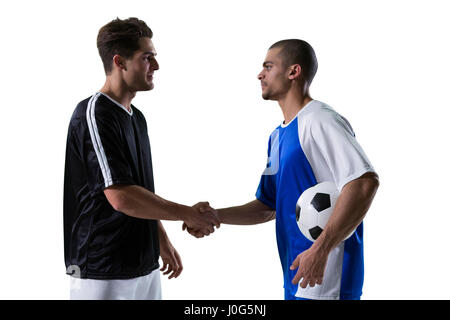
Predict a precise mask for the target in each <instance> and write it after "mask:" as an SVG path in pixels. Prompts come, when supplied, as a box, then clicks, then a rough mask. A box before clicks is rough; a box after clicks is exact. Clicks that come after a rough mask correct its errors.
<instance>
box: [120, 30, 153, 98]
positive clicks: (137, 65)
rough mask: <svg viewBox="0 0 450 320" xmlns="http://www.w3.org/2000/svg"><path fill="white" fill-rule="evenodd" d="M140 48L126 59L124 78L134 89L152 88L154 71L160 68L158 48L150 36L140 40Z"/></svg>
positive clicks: (145, 89) (144, 89)
mask: <svg viewBox="0 0 450 320" xmlns="http://www.w3.org/2000/svg"><path fill="white" fill-rule="evenodd" d="M139 45H140V49H139V50H137V51H136V52H135V53H134V55H133V57H131V59H128V60H125V64H126V71H124V80H125V82H126V83H127V85H128V87H129V88H130V89H131V90H132V91H148V90H152V89H153V87H154V84H153V73H154V71H155V70H158V69H159V65H158V62H157V61H156V58H155V56H156V50H155V48H154V46H153V43H152V40H151V39H150V38H141V39H140V40H139Z"/></svg>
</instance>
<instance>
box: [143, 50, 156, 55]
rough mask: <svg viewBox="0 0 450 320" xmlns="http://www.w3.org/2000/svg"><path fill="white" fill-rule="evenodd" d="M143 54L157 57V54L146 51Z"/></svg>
mask: <svg viewBox="0 0 450 320" xmlns="http://www.w3.org/2000/svg"><path fill="white" fill-rule="evenodd" d="M143 54H149V55H151V56H156V52H151V51H146V52H144V53H143Z"/></svg>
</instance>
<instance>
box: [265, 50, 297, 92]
mask: <svg viewBox="0 0 450 320" xmlns="http://www.w3.org/2000/svg"><path fill="white" fill-rule="evenodd" d="M280 51H281V48H273V49H270V50H269V51H268V52H267V55H266V58H265V60H264V63H263V70H262V71H261V72H260V73H259V75H258V80H260V81H261V89H262V97H263V99H265V100H279V99H280V98H281V97H282V96H283V95H284V94H285V93H286V92H287V91H288V89H289V79H288V74H287V68H285V67H283V64H282V60H281V57H280Z"/></svg>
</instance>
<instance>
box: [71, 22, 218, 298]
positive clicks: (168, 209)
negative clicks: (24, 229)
mask: <svg viewBox="0 0 450 320" xmlns="http://www.w3.org/2000/svg"><path fill="white" fill-rule="evenodd" d="M152 35H153V34H152V31H151V29H150V28H149V27H148V26H147V25H146V24H145V22H143V21H141V20H139V19H137V18H129V19H126V20H120V19H116V20H113V21H111V22H110V23H108V24H106V25H105V26H103V27H102V28H101V29H100V31H99V34H98V37H97V47H98V50H99V54H100V57H101V59H102V62H103V66H104V69H105V73H106V81H105V84H104V86H103V87H102V88H101V90H100V91H99V92H97V93H95V94H94V95H92V96H91V97H89V98H87V99H85V100H83V101H81V102H80V103H79V104H78V105H77V107H76V109H75V111H74V113H73V115H72V118H71V120H70V124H69V130H68V136H67V148H66V163H65V177H64V251H65V252H64V253H65V264H66V268H67V269H66V270H67V273H68V274H71V275H72V277H71V299H161V287H160V286H161V285H160V270H162V271H163V272H164V274H168V275H169V279H170V278H173V277H175V278H176V277H178V275H179V274H180V273H181V271H182V270H183V266H182V262H181V259H180V256H179V254H178V252H177V251H176V250H175V248H174V247H173V246H172V244H171V242H170V240H169V238H168V236H167V234H166V232H165V230H164V227H163V225H162V224H161V222H160V221H159V220H181V221H184V223H185V224H186V225H187V226H189V227H190V228H193V229H196V230H201V234H199V236H204V235H208V234H210V233H212V232H214V227H219V225H220V222H219V219H218V216H217V212H216V211H215V210H214V209H212V208H211V207H210V206H209V204H208V203H207V202H200V203H198V204H196V205H194V206H192V207H189V206H185V205H181V204H178V203H175V202H171V201H168V200H166V199H163V198H161V197H159V196H157V195H156V194H155V193H154V191H155V190H154V182H153V170H152V162H151V152H150V143H149V138H148V133H147V123H146V120H145V118H144V115H143V114H142V113H141V112H140V111H139V110H138V109H137V108H136V107H135V106H134V105H132V104H131V100H132V99H133V98H134V96H135V95H136V92H137V91H148V90H151V89H153V87H154V85H153V74H154V72H155V71H156V70H158V69H159V65H158V62H157V61H156V51H155V48H154V46H153V43H152V40H151V38H152ZM160 256H161V259H162V262H163V266H162V268H161V269H160V270H158V269H159V263H158V260H159V257H160Z"/></svg>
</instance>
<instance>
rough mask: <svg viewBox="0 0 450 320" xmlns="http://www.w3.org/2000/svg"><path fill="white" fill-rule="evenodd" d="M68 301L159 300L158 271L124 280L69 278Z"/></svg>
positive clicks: (159, 283)
mask: <svg viewBox="0 0 450 320" xmlns="http://www.w3.org/2000/svg"><path fill="white" fill-rule="evenodd" d="M70 300H161V276H160V271H159V269H156V270H154V271H152V272H151V273H150V274H148V275H146V276H142V277H138V278H132V279H126V280H96V279H80V278H76V277H70Z"/></svg>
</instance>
